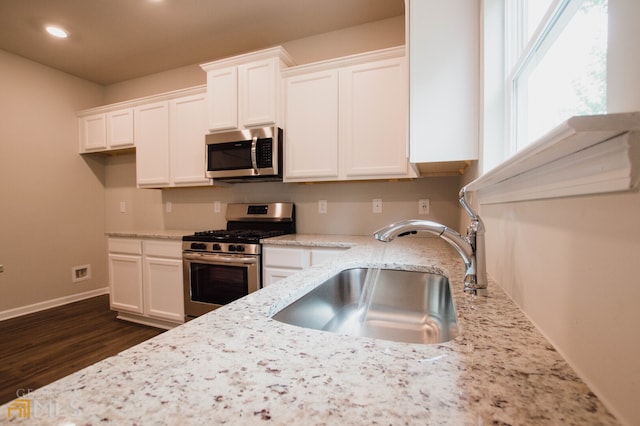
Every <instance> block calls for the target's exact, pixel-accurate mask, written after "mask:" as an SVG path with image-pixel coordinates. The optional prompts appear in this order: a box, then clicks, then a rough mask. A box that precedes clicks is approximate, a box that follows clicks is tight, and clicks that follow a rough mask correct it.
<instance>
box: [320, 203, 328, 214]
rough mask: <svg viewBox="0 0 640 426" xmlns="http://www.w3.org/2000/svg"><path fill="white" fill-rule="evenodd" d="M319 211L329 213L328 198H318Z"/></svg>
mask: <svg viewBox="0 0 640 426" xmlns="http://www.w3.org/2000/svg"><path fill="white" fill-rule="evenodd" d="M318 213H320V214H327V200H318Z"/></svg>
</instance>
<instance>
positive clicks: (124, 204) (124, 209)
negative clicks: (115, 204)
mask: <svg viewBox="0 0 640 426" xmlns="http://www.w3.org/2000/svg"><path fill="white" fill-rule="evenodd" d="M126 212H127V202H126V201H120V213H126Z"/></svg>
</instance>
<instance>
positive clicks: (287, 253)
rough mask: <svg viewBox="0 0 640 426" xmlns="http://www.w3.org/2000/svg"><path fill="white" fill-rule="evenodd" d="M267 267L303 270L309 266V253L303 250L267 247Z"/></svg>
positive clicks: (265, 261)
mask: <svg viewBox="0 0 640 426" xmlns="http://www.w3.org/2000/svg"><path fill="white" fill-rule="evenodd" d="M264 264H265V266H276V267H282V268H296V269H302V268H306V267H307V266H309V252H307V251H306V250H304V249H302V248H287V247H266V248H265V250H264Z"/></svg>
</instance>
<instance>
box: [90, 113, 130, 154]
mask: <svg viewBox="0 0 640 426" xmlns="http://www.w3.org/2000/svg"><path fill="white" fill-rule="evenodd" d="M78 121H79V125H80V152H81V153H87V152H100V151H111V150H115V149H123V148H132V147H133V146H134V145H135V144H134V137H133V108H123V109H118V110H114V111H108V112H101V113H96V114H91V115H81V116H79V119H78Z"/></svg>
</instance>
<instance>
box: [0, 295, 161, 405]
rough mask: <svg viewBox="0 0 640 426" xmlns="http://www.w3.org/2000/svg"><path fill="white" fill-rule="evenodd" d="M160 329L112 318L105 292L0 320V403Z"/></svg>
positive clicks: (76, 369) (111, 353) (99, 358)
mask: <svg viewBox="0 0 640 426" xmlns="http://www.w3.org/2000/svg"><path fill="white" fill-rule="evenodd" d="M163 331H164V330H162V329H157V328H153V327H147V326H144V325H139V324H133V323H129V322H125V321H121V320H118V319H116V313H115V312H113V311H111V310H110V309H109V296H108V295H103V296H97V297H93V298H91V299H86V300H82V301H80V302H75V303H70V304H68V305H64V306H59V307H56V308H51V309H47V310H45V311H41V312H36V313H33V314H28V315H24V316H21V317H17V318H11V319H8V320H5V321H0V404H4V403H6V402H8V401H11V400H13V399H14V398H16V397H17V396H16V393H17V392H21V390H24V389H31V390H35V389H37V388H40V387H42V386H44V385H46V384H49V383H51V382H54V381H56V380H58V379H60V378H62V377H64V376H67V375H69V374H71V373H74V372H76V371H78V370H80V369H82V368H84V367H88V366H89V365H91V364H95V363H96V362H98V361H100V360H103V359H105V358H108V357H110V356H112V355H116V354H117V353H119V352H121V351H123V350H125V349H127V348H129V347H131V346H134V345H136V344H138V343H140V342H143V341H145V340H147V339H150V338H152V337H154V336H156V335H158V334H160V333H162V332H163Z"/></svg>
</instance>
